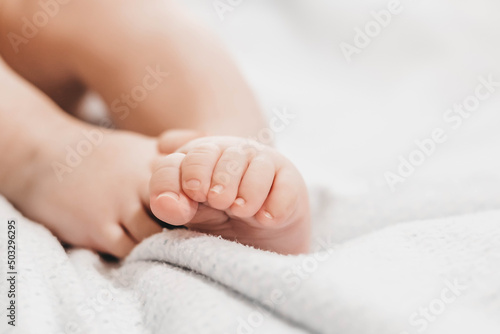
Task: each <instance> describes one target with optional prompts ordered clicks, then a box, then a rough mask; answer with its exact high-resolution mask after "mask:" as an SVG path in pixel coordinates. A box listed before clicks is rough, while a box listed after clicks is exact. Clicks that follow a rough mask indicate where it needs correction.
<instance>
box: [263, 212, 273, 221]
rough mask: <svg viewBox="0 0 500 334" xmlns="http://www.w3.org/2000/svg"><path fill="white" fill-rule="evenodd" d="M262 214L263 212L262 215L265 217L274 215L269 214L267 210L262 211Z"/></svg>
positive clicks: (268, 217)
mask: <svg viewBox="0 0 500 334" xmlns="http://www.w3.org/2000/svg"><path fill="white" fill-rule="evenodd" d="M262 214H263V215H264V217H266V218H267V219H273V218H274V217H273V215H272V214H270V213H269V212H267V211H264V212H263V213H262Z"/></svg>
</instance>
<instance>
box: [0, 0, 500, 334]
mask: <svg viewBox="0 0 500 334" xmlns="http://www.w3.org/2000/svg"><path fill="white" fill-rule="evenodd" d="M185 2H186V3H188V4H189V5H190V6H192V8H193V9H194V10H195V11H196V12H197V13H198V14H199V15H200V17H201V18H202V19H204V20H206V21H207V22H208V24H210V25H211V26H213V27H214V28H215V29H216V30H217V31H218V33H220V35H221V37H222V38H223V39H224V40H225V42H226V43H227V44H228V47H229V49H230V51H231V52H233V53H234V54H235V56H236V58H237V60H238V62H239V63H240V65H241V67H242V68H243V70H244V72H245V74H246V75H247V77H248V78H249V80H250V83H251V85H252V86H253V88H254V89H255V90H256V92H257V94H258V96H259V97H260V99H261V101H262V105H263V106H264V109H265V110H266V111H267V112H268V113H269V115H270V116H272V115H273V114H272V110H273V109H276V108H277V109H279V110H284V108H286V109H287V110H289V111H291V112H293V113H294V114H295V115H296V117H295V118H294V119H293V120H292V121H291V123H290V125H289V126H288V127H286V128H285V129H284V130H283V131H281V132H279V133H277V141H278V146H279V147H280V148H281V150H282V151H284V153H285V154H287V155H288V156H289V157H291V159H292V160H294V162H296V163H297V165H298V166H299V168H300V169H301V170H302V171H303V173H304V175H305V177H306V179H307V181H308V183H309V184H310V185H311V189H312V190H311V200H312V205H313V209H314V215H313V218H314V219H313V223H314V224H313V225H314V226H313V240H312V241H313V245H314V249H315V250H317V251H320V252H321V253H317V254H315V255H310V256H304V257H297V258H294V257H284V256H279V255H276V254H271V253H267V252H261V251H257V250H253V249H250V248H248V247H244V246H241V245H237V244H234V243H230V242H227V241H224V240H220V239H217V238H213V237H207V236H203V235H198V234H193V233H190V232H186V231H175V232H164V233H162V234H159V235H156V236H154V237H152V238H150V239H148V240H146V241H145V242H143V243H142V244H141V245H140V246H139V247H138V248H137V249H136V250H135V251H134V252H133V254H132V255H131V256H130V257H129V258H128V259H127V260H126V261H125V263H124V264H122V265H116V264H109V263H106V262H103V261H102V260H101V259H100V258H99V257H98V256H97V255H96V254H94V253H92V252H90V251H86V250H72V251H70V252H68V253H66V252H65V251H64V249H63V248H62V247H61V246H60V245H59V244H58V242H57V240H55V238H53V237H52V236H51V235H50V233H49V232H48V231H47V230H46V229H45V228H44V227H42V226H41V225H39V224H36V223H33V222H29V221H27V220H25V219H23V218H22V217H21V215H20V214H19V213H17V212H16V211H15V210H14V209H13V208H12V207H10V205H9V204H8V203H7V202H5V201H3V200H1V199H0V218H1V219H2V220H1V221H2V226H4V223H3V222H6V221H7V219H10V218H13V217H15V218H17V219H18V221H19V223H20V226H19V235H18V244H19V252H20V253H19V266H20V267H19V281H18V287H17V288H18V291H19V295H18V325H19V326H18V327H16V328H15V330H12V328H10V327H7V326H6V321H5V319H6V316H5V312H6V311H5V307H4V306H3V305H2V306H1V307H0V309H1V311H0V317H1V319H2V321H1V323H0V329H2V330H1V331H0V332H2V333H3V332H6V333H11V332H12V333H56V334H59V333H105V332H106V333H273V334H274V333H302V332H317V333H343V334H350V333H353V334H354V333H363V334H364V333H376V334H380V333H387V334H391V333H395V334H403V333H410V334H414V333H435V334H441V333H444V334H447V333H464V334H465V333H472V332H478V333H482V334H489V333H492V334H493V333H495V334H496V333H500V317H498V314H500V158H499V154H498V147H499V144H500V131H499V126H500V113H498V110H499V108H500V88H499V89H498V91H495V92H493V93H492V94H491V96H490V97H488V98H487V99H485V100H484V101H482V102H481V104H480V106H479V107H478V108H477V110H475V111H474V112H472V113H471V116H470V117H469V118H467V119H464V120H463V124H462V125H461V126H460V127H458V128H456V129H454V128H453V127H452V125H453V123H451V122H447V121H446V120H445V119H444V115H445V114H446V112H447V110H448V109H449V108H453V105H454V104H455V103H460V102H462V101H464V100H466V99H467V98H469V97H470V96H472V95H474V93H475V89H476V87H477V85H478V84H479V83H480V80H479V79H478V77H481V76H482V77H485V78H486V77H488V76H489V75H492V76H493V78H496V80H498V81H500V63H499V59H500V47H499V46H498V44H499V42H500V21H499V20H498V17H497V16H498V15H497V13H498V12H499V10H500V4H499V3H498V2H495V1H493V0H491V1H486V0H483V1H475V2H472V1H469V2H467V1H452V0H446V1H441V2H432V1H423V0H422V1H409V0H402V1H401V3H402V5H403V8H404V10H403V11H402V12H401V13H400V14H398V15H397V17H394V18H393V20H392V21H391V23H390V24H389V25H388V26H387V27H385V28H384V29H383V30H382V32H381V33H380V35H379V36H377V37H376V38H374V39H373V41H372V42H371V44H370V45H369V46H368V47H367V48H365V49H363V50H362V51H361V53H360V54H358V55H355V56H354V57H353V60H352V62H351V63H347V62H346V60H345V58H344V57H343V55H342V53H341V51H340V48H339V44H340V43H341V42H343V41H344V42H349V43H351V42H352V40H353V38H354V28H355V27H356V26H359V27H363V26H364V25H365V23H367V22H369V21H370V20H371V16H370V11H372V10H375V11H380V10H381V9H383V8H385V7H387V3H388V2H384V1H361V2H359V1H358V2H355V3H353V2H349V1H348V0H342V1H337V2H330V1H327V0H318V1H315V2H306V1H298V0H287V1H284V0H282V1H273V2H269V1H263V0H262V1H260V0H259V1H257V0H255V1H242V2H241V3H240V4H239V5H236V6H235V8H234V10H233V11H230V12H227V13H226V15H225V19H224V21H221V20H220V19H219V16H218V15H217V13H216V12H215V11H214V8H213V2H212V1H204V2H200V1H194V0H190V1H185ZM232 3H237V2H232ZM436 128H441V129H443V131H444V133H445V134H446V135H447V138H448V139H447V140H446V141H445V142H444V143H441V144H439V145H436V150H435V152H433V154H431V155H430V156H429V157H428V158H426V160H425V162H424V163H423V164H422V165H421V166H418V167H416V169H415V172H414V173H413V174H412V175H411V176H409V177H408V178H406V179H405V182H404V183H401V184H397V185H396V187H395V189H394V191H392V190H391V188H390V187H389V185H388V184H387V182H386V179H385V176H384V174H385V173H386V172H388V171H392V172H395V171H396V169H397V168H398V164H399V158H398V157H399V156H400V155H401V156H403V157H404V158H408V157H409V155H410V154H411V153H412V152H413V151H414V150H415V149H417V145H416V144H415V143H414V142H415V140H417V141H421V140H423V139H424V138H428V137H429V136H431V134H432V132H433V131H434V130H435V129H436ZM0 236H1V239H0V240H1V241H2V242H1V247H2V249H1V251H2V254H6V253H5V246H6V239H5V238H6V234H5V229H4V231H1V233H0ZM1 263H2V264H1V265H2V267H1V268H2V273H3V272H5V270H4V268H5V267H4V266H5V261H4V260H2V262H1ZM0 282H1V283H0V288H1V289H0V290H1V291H2V297H1V298H0V300H6V299H5V296H4V291H5V289H4V287H6V281H5V280H4V279H2V280H0ZM426 310H427V311H426ZM425 312H427V314H425ZM4 328H5V330H4Z"/></svg>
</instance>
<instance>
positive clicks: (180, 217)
mask: <svg viewBox="0 0 500 334" xmlns="http://www.w3.org/2000/svg"><path fill="white" fill-rule="evenodd" d="M184 157H185V155H184V154H182V153H173V154H170V155H167V156H165V157H162V158H160V159H159V160H158V161H157V163H156V166H155V168H154V171H153V174H152V176H151V181H150V183H149V190H150V205H151V211H152V212H153V214H154V215H155V216H156V217H157V218H158V219H160V220H162V221H164V222H166V223H168V224H171V225H184V224H186V223H188V222H189V221H190V220H191V219H192V218H193V217H194V215H195V214H196V210H197V208H198V203H197V202H194V201H192V200H191V199H190V198H189V197H187V196H186V194H184V193H183V191H182V188H181V184H180V166H181V163H182V161H183V160H184Z"/></svg>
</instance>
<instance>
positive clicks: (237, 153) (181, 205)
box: [150, 135, 309, 254]
mask: <svg viewBox="0 0 500 334" xmlns="http://www.w3.org/2000/svg"><path fill="white" fill-rule="evenodd" d="M169 141H170V138H169V136H168V135H166V136H164V137H163V138H161V139H160V149H161V147H162V142H163V145H165V146H167V145H168V143H169ZM150 202H151V209H152V211H153V213H154V215H155V216H156V217H158V218H159V219H161V220H162V221H164V222H167V223H169V224H171V225H185V226H188V227H189V228H192V229H194V230H197V231H201V232H206V233H209V234H215V235H220V236H222V237H224V238H226V239H230V240H237V241H239V242H241V243H243V244H247V245H251V246H255V247H257V248H261V249H266V250H272V251H275V252H278V253H284V254H297V253H302V252H306V251H307V249H308V243H309V204H308V198H307V189H306V186H305V184H304V181H303V179H302V177H301V175H300V173H299V172H298V171H297V169H296V168H295V166H294V165H293V164H292V163H290V161H288V160H287V159H286V158H284V157H283V156H282V155H281V154H280V153H278V152H277V151H276V150H275V149H273V148H271V147H269V146H265V145H262V144H260V143H258V142H253V141H250V140H246V139H243V138H238V137H203V138H199V139H195V140H192V141H190V142H188V143H187V144H186V145H183V146H182V147H181V148H179V149H178V150H177V151H176V152H175V153H172V154H168V155H165V156H163V157H161V158H159V159H158V160H157V162H156V164H155V166H154V170H153V175H152V177H151V182H150Z"/></svg>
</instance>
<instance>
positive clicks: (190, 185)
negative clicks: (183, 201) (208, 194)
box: [186, 179, 201, 190]
mask: <svg viewBox="0 0 500 334" xmlns="http://www.w3.org/2000/svg"><path fill="white" fill-rule="evenodd" d="M200 186H201V182H200V180H197V179H191V180H187V181H186V189H192V190H196V189H198V188H200Z"/></svg>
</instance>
